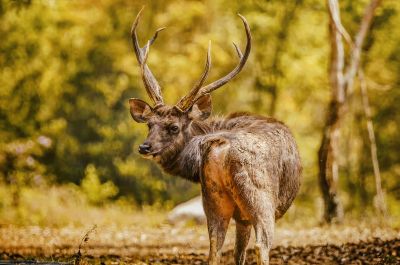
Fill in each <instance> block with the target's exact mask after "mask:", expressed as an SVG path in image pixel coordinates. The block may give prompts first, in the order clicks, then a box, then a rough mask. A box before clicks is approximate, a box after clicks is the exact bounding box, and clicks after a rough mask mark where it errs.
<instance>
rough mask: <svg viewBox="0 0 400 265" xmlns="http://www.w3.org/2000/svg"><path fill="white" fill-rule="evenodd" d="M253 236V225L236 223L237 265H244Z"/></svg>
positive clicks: (244, 222)
mask: <svg viewBox="0 0 400 265" xmlns="http://www.w3.org/2000/svg"><path fill="white" fill-rule="evenodd" d="M250 235H251V223H249V222H246V221H236V241H235V254H234V256H235V264H236V265H244V262H245V260H246V249H247V245H248V244H249V239H250Z"/></svg>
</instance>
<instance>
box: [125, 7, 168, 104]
mask: <svg viewBox="0 0 400 265" xmlns="http://www.w3.org/2000/svg"><path fill="white" fill-rule="evenodd" d="M143 9H144V7H142V9H140V11H139V13H138V14H137V16H136V19H135V21H134V22H133V24H132V29H131V37H132V44H133V48H134V49H135V54H136V59H137V60H138V63H139V65H140V69H141V75H142V80H143V83H144V86H145V88H146V91H147V94H148V95H149V97H150V98H151V99H152V100H153V101H154V103H155V104H156V105H161V104H164V102H163V98H162V94H161V88H160V85H159V84H158V82H157V80H156V78H155V77H154V75H153V73H152V72H151V71H150V69H149V67H148V66H147V64H146V61H147V57H148V55H149V48H150V46H151V45H152V44H153V43H154V41H155V40H156V39H157V36H158V33H159V32H160V31H162V30H164V29H165V28H159V29H157V30H156V32H155V33H154V36H153V37H152V38H151V39H150V40H149V41H148V42H147V44H146V45H145V46H143V47H142V48H141V47H140V46H139V41H138V37H137V34H136V28H137V25H138V24H139V19H140V16H141V14H142V11H143Z"/></svg>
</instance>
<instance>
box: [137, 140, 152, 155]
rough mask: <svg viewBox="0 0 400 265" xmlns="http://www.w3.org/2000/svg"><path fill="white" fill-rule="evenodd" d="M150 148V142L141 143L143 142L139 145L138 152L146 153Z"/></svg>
mask: <svg viewBox="0 0 400 265" xmlns="http://www.w3.org/2000/svg"><path fill="white" fill-rule="evenodd" d="M150 148H151V144H149V143H143V144H141V145H139V153H141V154H142V155H145V154H148V153H150Z"/></svg>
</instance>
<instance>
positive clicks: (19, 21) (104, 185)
mask: <svg viewBox="0 0 400 265" xmlns="http://www.w3.org/2000/svg"><path fill="white" fill-rule="evenodd" d="M368 2H369V1H367V0H359V1H353V0H343V1H341V2H340V4H341V12H342V14H341V16H342V22H343V24H344V25H345V27H346V28H347V29H348V31H349V32H350V34H352V35H353V34H354V33H355V32H356V31H357V30H358V26H359V23H360V18H361V16H362V13H363V10H364V7H365V6H366V4H367V3H368ZM144 4H145V5H146V9H145V10H144V14H143V18H142V21H141V23H140V26H139V29H138V30H139V36H140V37H141V40H142V43H141V44H142V45H143V44H144V43H145V41H146V40H147V39H149V38H150V37H151V36H152V34H153V32H154V30H155V29H156V28H159V27H162V26H166V27H167V29H166V30H165V31H163V32H162V33H161V34H160V36H159V39H158V40H157V42H156V43H155V44H154V45H153V46H152V49H151V53H150V56H149V60H148V64H149V65H150V67H151V69H152V71H153V72H154V74H155V75H156V77H157V79H158V80H159V81H160V83H161V86H162V87H163V89H164V91H163V94H164V98H165V100H166V102H167V103H170V104H173V103H175V102H176V101H177V100H178V99H179V98H180V97H181V96H182V95H184V94H185V93H186V92H187V91H188V89H189V88H191V86H192V85H193V83H194V81H195V80H197V78H198V77H199V76H200V73H201V72H202V69H203V67H204V60H205V54H206V49H207V45H208V40H211V41H212V43H213V51H212V58H213V69H212V70H211V75H210V77H209V80H210V81H211V80H215V79H216V78H218V77H220V76H222V75H224V74H225V73H227V72H228V71H230V70H231V68H232V67H233V66H234V65H235V64H236V62H237V56H236V54H235V51H234V49H233V46H232V45H231V44H232V41H235V42H236V43H238V44H239V45H240V46H241V47H243V46H244V44H245V35H244V30H243V26H242V24H241V21H240V19H239V18H238V17H237V15H236V13H238V12H240V13H241V14H243V15H244V16H245V17H246V18H247V20H248V22H249V24H250V27H251V30H252V34H253V49H252V54H251V55H250V58H249V60H248V63H247V65H246V67H245V68H244V70H243V72H242V73H241V74H239V76H238V77H237V78H235V79H234V80H233V81H232V82H230V83H229V84H228V85H226V86H225V87H224V88H221V89H219V90H218V91H216V92H215V93H213V106H214V114H221V115H222V114H227V113H229V112H232V111H239V110H241V111H251V112H255V113H259V114H262V115H270V116H274V117H276V118H278V119H280V120H282V121H283V122H285V123H286V124H287V125H288V126H289V127H290V128H291V130H292V132H293V133H294V135H295V137H296V139H297V142H298V145H299V148H300V153H301V157H302V161H303V167H304V171H303V183H302V187H301V191H300V194H299V196H298V197H297V199H296V200H295V205H294V206H293V208H292V209H291V211H290V212H289V213H288V215H287V217H286V218H287V219H289V220H291V221H293V220H300V219H302V220H307V219H308V220H313V221H315V222H318V221H319V220H321V216H322V212H323V210H322V208H323V201H322V196H321V192H320V190H319V180H318V156H317V153H318V148H319V145H320V143H321V137H322V131H323V125H324V122H325V118H326V112H327V109H328V105H329V100H330V95H331V90H330V87H329V79H328V62H329V56H330V46H329V36H328V35H329V31H328V18H329V17H328V12H327V7H326V3H325V1H319V0H293V1H279V0H269V1H261V0H248V1H228V0H205V1H184V0H169V1H125V0H102V1H97V0H85V1H57V0H36V1H35V0H20V1H17V0H15V1H9V0H0V36H1V41H0V69H1V70H0V224H39V225H54V226H58V225H66V224H76V225H78V224H82V223H84V222H85V220H82V216H86V217H85V218H102V216H103V214H102V213H104V212H105V211H108V212H109V213H110V214H112V216H113V219H114V221H115V219H117V218H118V216H120V217H121V218H130V217H129V216H130V215H131V216H134V213H135V212H136V211H141V210H143V209H151V211H155V212H157V211H163V210H165V209H170V208H171V207H173V206H174V205H176V204H177V203H180V202H183V201H185V200H187V199H189V198H192V197H194V196H196V195H198V194H199V193H200V189H199V186H198V185H194V184H192V183H190V182H187V181H185V180H182V179H179V178H177V177H174V176H169V175H166V174H164V173H163V172H162V171H161V170H160V169H159V168H158V167H157V166H156V165H155V164H154V163H153V162H151V161H147V160H144V159H143V158H141V156H140V155H139V154H138V153H137V147H138V145H139V144H140V143H141V142H142V141H143V140H144V138H145V136H146V133H147V127H146V126H145V125H140V124H137V123H135V122H133V121H132V120H131V117H130V115H129V108H128V101H127V100H128V99H129V98H130V97H138V98H142V99H144V100H148V98H147V95H146V92H145V89H144V87H143V85H142V83H141V78H140V71H139V67H138V64H137V62H136V58H135V55H134V53H133V50H132V47H131V42H130V27H131V23H132V22H133V20H134V18H135V16H136V14H137V12H138V11H139V9H140V8H141V7H142V5H144ZM398 25H400V2H399V1H398V0H386V1H384V2H383V4H382V6H381V7H380V8H379V9H378V10H377V12H376V16H375V19H374V21H373V24H372V28H371V31H370V33H369V35H368V36H367V39H366V40H365V43H364V47H363V57H362V66H361V67H362V68H363V70H364V73H365V78H366V82H367V86H368V96H369V101H370V105H371V109H372V120H373V123H374V127H375V134H376V142H377V149H378V160H379V163H380V169H381V175H382V187H383V189H384V192H385V194H384V195H385V200H386V202H387V207H388V216H389V218H390V220H392V221H393V223H395V224H397V225H400V204H399V202H400V181H399V180H400V154H399V151H400V137H399V133H398V132H399V130H400V27H399V26H398ZM366 128H367V126H366V119H365V115H364V110H363V107H362V97H361V92H360V89H359V83H358V82H356V83H355V86H354V92H353V94H352V95H351V97H350V98H349V101H348V105H347V114H346V116H345V118H344V120H343V121H342V129H341V133H342V138H341V141H340V156H339V160H338V163H339V169H340V171H339V177H340V178H339V186H338V194H339V198H340V200H341V202H342V203H343V205H344V212H345V216H346V217H347V218H350V219H352V218H357V219H358V218H362V217H365V216H369V217H373V218H375V217H376V214H375V213H376V212H375V208H374V198H375V194H376V190H375V180H374V173H373V167H372V162H371V156H370V146H369V145H370V144H369V140H368V131H367V129H366ZM88 216H90V217H88ZM132 218H133V217H132ZM112 221H113V220H111V221H110V222H112Z"/></svg>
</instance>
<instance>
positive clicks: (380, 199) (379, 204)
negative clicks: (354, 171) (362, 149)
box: [358, 69, 387, 216]
mask: <svg viewBox="0 0 400 265" xmlns="http://www.w3.org/2000/svg"><path fill="white" fill-rule="evenodd" d="M358 78H359V81H360V88H361V97H362V103H363V109H364V114H365V118H366V120H367V130H368V137H369V142H370V151H371V159H372V166H373V168H374V176H375V187H376V208H377V210H378V211H379V213H381V214H382V215H383V216H386V215H387V208H386V203H385V198H384V194H383V190H382V180H381V173H380V170H379V161H378V152H377V147H376V140H375V132H374V125H373V123H372V115H371V108H370V105H369V100H368V91H367V89H368V88H367V82H366V80H365V77H364V72H363V71H362V69H359V70H358Z"/></svg>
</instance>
